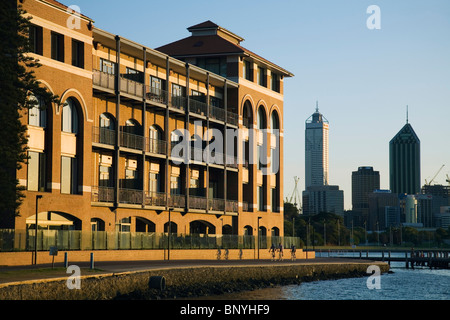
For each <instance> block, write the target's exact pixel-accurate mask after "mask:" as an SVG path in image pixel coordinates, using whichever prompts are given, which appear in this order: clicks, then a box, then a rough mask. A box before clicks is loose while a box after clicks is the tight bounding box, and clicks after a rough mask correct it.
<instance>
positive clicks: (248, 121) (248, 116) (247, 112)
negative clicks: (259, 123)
mask: <svg viewBox="0 0 450 320" xmlns="http://www.w3.org/2000/svg"><path fill="white" fill-rule="evenodd" d="M252 114H253V111H252V105H251V103H250V101H248V100H247V101H245V104H244V109H243V111H242V120H243V125H244V127H246V128H248V127H249V126H251V125H253V117H252ZM252 127H253V126H252Z"/></svg>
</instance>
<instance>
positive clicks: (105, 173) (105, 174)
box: [99, 164, 113, 187]
mask: <svg viewBox="0 0 450 320" xmlns="http://www.w3.org/2000/svg"><path fill="white" fill-rule="evenodd" d="M99 172H100V176H99V186H100V187H113V179H111V177H112V167H111V166H106V165H102V164H100V168H99Z"/></svg>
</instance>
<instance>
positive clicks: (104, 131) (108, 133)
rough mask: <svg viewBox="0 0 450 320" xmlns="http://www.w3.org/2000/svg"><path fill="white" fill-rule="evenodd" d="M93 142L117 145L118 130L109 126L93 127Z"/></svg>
mask: <svg viewBox="0 0 450 320" xmlns="http://www.w3.org/2000/svg"><path fill="white" fill-rule="evenodd" d="M92 142H96V143H102V144H108V145H111V146H113V145H115V144H116V131H115V130H111V129H108V128H99V127H92Z"/></svg>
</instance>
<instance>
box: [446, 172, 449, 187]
mask: <svg viewBox="0 0 450 320" xmlns="http://www.w3.org/2000/svg"><path fill="white" fill-rule="evenodd" d="M446 181H447V182H448V185H449V186H450V177H449V176H448V174H447V180H446Z"/></svg>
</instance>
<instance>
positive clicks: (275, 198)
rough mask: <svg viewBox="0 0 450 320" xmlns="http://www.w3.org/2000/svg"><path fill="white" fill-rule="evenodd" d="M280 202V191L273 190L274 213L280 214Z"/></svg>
mask: <svg viewBox="0 0 450 320" xmlns="http://www.w3.org/2000/svg"><path fill="white" fill-rule="evenodd" d="M279 206H280V202H279V197H278V189H276V188H273V189H272V212H280V208H279Z"/></svg>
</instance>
